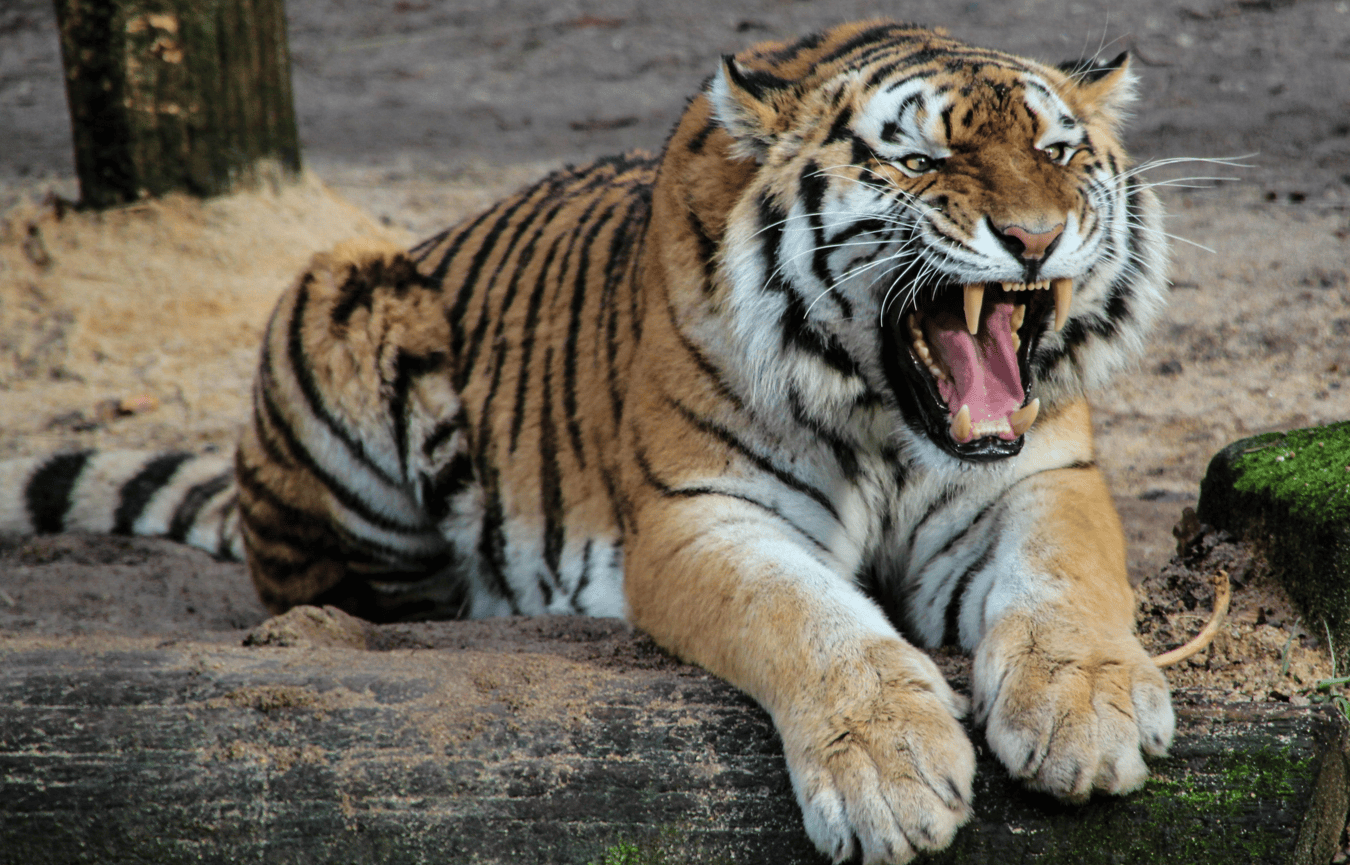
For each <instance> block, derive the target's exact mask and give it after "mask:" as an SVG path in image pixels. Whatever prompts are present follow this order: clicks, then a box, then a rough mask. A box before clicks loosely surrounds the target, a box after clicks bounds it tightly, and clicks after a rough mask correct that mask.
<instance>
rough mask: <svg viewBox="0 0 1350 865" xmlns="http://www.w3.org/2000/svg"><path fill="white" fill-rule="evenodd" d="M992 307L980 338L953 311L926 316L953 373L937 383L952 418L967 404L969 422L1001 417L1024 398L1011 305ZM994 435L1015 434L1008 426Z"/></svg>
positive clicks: (932, 336) (933, 339) (931, 334)
mask: <svg viewBox="0 0 1350 865" xmlns="http://www.w3.org/2000/svg"><path fill="white" fill-rule="evenodd" d="M990 306H992V308H991V309H989V312H988V314H987V315H985V316H984V318H983V320H982V321H981V322H980V333H979V335H978V336H971V335H970V331H968V330H967V329H966V321H965V318H964V317H963V316H961V315H957V314H954V313H943V314H941V315H939V316H936V317H933V318H930V319H929V324H928V327H927V331H928V339H929V341H930V342H932V343H934V344H935V346H936V348H937V353H938V355H939V357H941V358H942V362H943V363H944V364H946V365H947V369H948V370H950V371H951V374H952V379H950V380H946V381H940V382H938V393H939V394H941V395H942V398H943V399H944V400H945V401H946V402H947V407H948V411H949V412H950V417H953V418H954V417H956V415H957V413H958V412H959V411H961V406H963V405H966V406H970V422H971V423H972V424H978V423H980V422H981V421H991V420H1001V419H1005V418H1007V417H1008V415H1010V414H1011V413H1012V412H1014V411H1017V409H1018V408H1019V407H1021V405H1022V400H1023V399H1024V398H1025V395H1024V394H1023V392H1022V374H1021V373H1020V372H1019V371H1018V369H1017V352H1016V350H1015V349H1013V344H1012V321H1011V319H1012V310H1013V305H1012V304H1011V303H1008V302H999V303H994V304H991V305H990ZM998 436H999V438H1002V439H1009V440H1011V439H1013V438H1016V436H1014V435H1013V434H1012V431H1011V429H1008V430H1005V431H1003V432H1000V433H999V434H998ZM976 437H977V438H978V434H977V435H976Z"/></svg>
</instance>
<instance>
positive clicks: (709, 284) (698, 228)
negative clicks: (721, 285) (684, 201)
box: [685, 207, 717, 294]
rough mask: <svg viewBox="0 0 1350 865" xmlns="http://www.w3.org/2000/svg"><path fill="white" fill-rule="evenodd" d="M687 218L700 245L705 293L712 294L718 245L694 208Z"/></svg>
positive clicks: (699, 258) (689, 211)
mask: <svg viewBox="0 0 1350 865" xmlns="http://www.w3.org/2000/svg"><path fill="white" fill-rule="evenodd" d="M685 218H686V219H687V220H688V222H689V230H690V231H692V232H693V233H694V242H695V243H696V244H697V245H698V262H699V264H701V265H702V266H703V293H704V294H712V291H713V277H714V276H715V275H716V273H717V264H716V261H715V259H716V258H717V244H716V243H714V242H713V239H712V238H711V237H709V236H708V229H707V227H706V226H704V224H703V220H701V219H699V218H698V214H697V213H695V212H694V209H693V207H690V208H688V210H686V211H685Z"/></svg>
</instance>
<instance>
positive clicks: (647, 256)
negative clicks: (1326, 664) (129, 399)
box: [0, 21, 1173, 862]
mask: <svg viewBox="0 0 1350 865" xmlns="http://www.w3.org/2000/svg"><path fill="white" fill-rule="evenodd" d="M1132 93H1133V76H1132V73H1131V72H1130V69H1129V61H1128V58H1127V57H1125V56H1123V55H1122V57H1120V58H1117V59H1116V60H1114V61H1111V62H1110V63H1105V64H1094V63H1090V62H1084V63H1076V64H1070V65H1067V66H1066V67H1063V68H1059V67H1051V66H1045V65H1043V64H1039V63H1035V62H1033V61H1029V60H1024V59H1021V58H1017V57H1013V56H1011V55H1007V54H1003V53H1000V52H996V51H990V50H986V49H980V48H975V47H972V46H968V45H965V44H963V43H960V42H957V41H955V40H953V39H950V38H948V37H946V36H945V35H942V34H940V33H938V32H935V31H930V30H926V29H923V28H918V27H914V26H911V25H901V24H894V23H890V22H875V21H874V22H861V23H856V24H848V25H842V26H840V27H837V28H834V29H832V30H830V31H827V32H824V33H821V34H815V35H812V36H809V37H806V38H803V39H800V40H796V41H792V42H782V43H771V44H766V45H761V46H756V47H755V48H752V49H750V50H748V51H746V52H743V53H741V54H739V55H737V56H736V57H728V58H725V59H724V61H723V62H722V64H721V65H720V67H719V69H718V70H717V71H716V73H715V74H714V75H713V76H712V78H710V79H709V81H708V83H707V84H706V86H705V87H704V89H703V90H702V91H701V92H700V93H699V94H698V95H697V96H695V98H694V99H692V100H691V102H690V103H689V105H688V107H687V108H686V110H685V113H684V115H683V117H682V119H681V121H680V123H679V124H678V126H677V127H676V129H675V131H674V132H673V134H672V136H671V138H670V139H669V141H668V142H667V144H666V147H665V149H664V151H663V153H662V154H661V156H660V157H659V158H653V157H649V156H646V155H644V154H630V155H628V156H624V157H617V158H613V159H606V160H600V161H599V162H596V163H593V164H591V165H588V166H584V167H581V168H575V169H573V168H569V169H565V170H563V171H560V172H557V173H555V174H553V175H550V176H549V177H547V178H545V179H544V180H542V181H540V182H539V183H537V184H535V185H533V186H531V187H530V188H528V189H526V190H523V191H522V192H520V193H518V194H517V195H515V196H513V197H512V198H510V199H507V200H506V201H503V202H501V203H499V204H498V205H496V206H495V207H493V208H491V209H489V210H487V211H486V212H484V213H482V214H480V215H478V216H477V217H475V218H473V219H470V220H468V221H466V222H465V223H462V224H460V225H458V226H456V227H454V228H452V229H449V230H447V231H446V232H444V233H442V234H440V235H438V236H436V237H434V238H432V239H430V240H428V241H426V242H425V243H423V244H420V245H419V246H417V247H414V248H413V249H412V250H411V251H409V252H406V253H404V252H401V251H399V250H395V249H388V248H382V247H376V246H369V245H349V246H346V247H340V248H339V249H337V250H334V251H333V252H332V253H326V254H323V255H319V256H316V258H315V259H314V261H313V262H312V264H311V266H310V268H309V269H308V270H307V271H306V273H305V274H303V275H302V276H301V277H300V279H299V280H298V281H297V282H296V283H295V285H293V286H292V287H291V288H290V289H289V290H288V291H287V292H286V293H285V294H284V295H283V297H282V299H281V301H280V303H279V304H278V306H277V309H276V312H275V313H274V315H273V317H272V319H271V321H270V323H269V325H268V328H267V333H266V335H265V338H264V346H263V351H262V356H261V361H260V365H259V373H258V377H257V381H256V384H255V389H254V400H253V417H252V420H251V422H250V423H249V424H247V426H246V428H245V431H244V433H243V435H242V438H241V442H240V446H239V450H238V453H237V456H236V466H235V487H233V488H230V489H228V490H221V489H216V490H214V492H213V495H220V496H221V498H220V499H219V500H213V501H215V502H216V503H215V504H214V505H212V507H214V508H215V510H214V511H212V513H213V514H218V515H219V519H220V520H221V522H220V523H219V524H220V525H224V520H225V519H227V518H228V519H229V520H237V524H238V526H239V528H238V534H237V539H238V544H236V545H235V546H242V549H243V550H244V556H245V559H246V561H247V562H248V566H249V571H250V573H251V575H252V577H253V579H254V581H255V583H256V584H257V586H258V589H259V592H260V595H261V597H262V598H263V599H264V601H265V602H266V603H267V605H268V606H269V607H270V608H271V609H273V610H276V611H280V610H283V609H285V608H287V607H289V606H292V605H294V604H300V603H335V604H338V605H340V606H343V607H344V608H346V609H348V610H349V611H351V612H353V613H355V614H357V615H361V616H365V617H367V618H371V619H391V618H409V617H427V616H489V615H500V614H517V613H525V614H535V613H544V612H555V613H556V612H578V613H586V614H592V615H606V616H620V615H621V616H626V617H627V618H629V619H630V620H631V621H632V622H633V623H634V624H636V625H637V626H638V627H640V628H642V629H644V630H646V631H647V632H648V633H650V634H651V635H652V637H653V638H654V639H655V640H656V641H657V642H658V643H660V644H661V645H663V646H665V647H666V648H667V649H669V650H671V651H673V652H675V653H677V654H678V655H680V656H681V657H683V658H686V659H688V660H690V661H693V662H695V663H698V664H701V665H703V666H704V667H706V668H708V669H709V670H711V671H713V672H715V673H717V674H718V675H721V676H723V677H725V678H727V679H728V680H729V681H731V682H732V683H733V684H735V685H737V686H738V687H740V688H742V689H744V690H745V691H746V692H748V693H749V694H750V695H751V696H753V697H754V698H755V699H756V700H758V701H759V702H760V704H761V705H763V706H764V707H765V708H766V710H767V711H768V712H769V714H770V715H771V716H772V718H773V720H774V723H775V725H776V726H777V728H778V731H779V733H780V735H781V736H782V740H783V746H784V752H785V756H786V758H787V762H788V767H789V770H790V773H791V777H792V782H793V789H794V792H795V795H796V797H797V799H798V802H799V804H800V805H801V808H802V812H803V817H804V820H805V826H806V830H807V833H808V834H809V835H810V837H811V838H812V840H813V842H814V843H815V844H816V845H817V846H818V847H819V849H820V850H821V851H823V852H824V853H826V854H827V855H829V856H830V857H832V858H833V859H834V861H836V862H839V861H843V860H845V859H847V858H849V857H850V856H853V855H855V854H857V853H861V854H862V856H863V859H864V861H866V862H905V861H908V860H909V859H910V858H911V857H912V856H913V855H915V854H916V853H917V852H918V851H920V850H933V849H940V848H941V847H943V846H945V845H946V844H947V843H948V842H949V841H950V839H951V837H952V836H953V834H954V833H955V831H956V830H957V828H958V827H959V826H960V825H961V824H962V823H963V822H964V821H965V820H966V819H968V817H969V814H970V807H971V796H972V793H971V790H972V787H971V778H972V775H973V771H974V756H973V750H972V748H971V745H970V743H969V741H968V740H967V738H966V735H965V733H964V731H963V730H962V728H961V726H960V724H959V723H958V718H959V717H961V716H962V715H963V714H964V712H965V711H966V710H967V708H968V707H967V701H966V699H965V698H964V697H963V696H961V695H958V694H956V693H955V692H953V691H952V690H951V688H950V687H949V686H948V685H947V683H946V682H945V681H943V679H942V677H941V675H940V674H939V673H938V671H937V668H936V667H935V666H934V665H933V663H932V662H931V660H929V659H928V657H927V656H926V655H924V654H923V653H922V652H921V651H920V650H919V649H918V648H917V646H916V644H917V645H918V646H929V647H932V646H938V645H941V644H943V643H954V644H957V645H960V646H961V647H963V648H964V649H965V650H967V651H969V652H971V653H973V655H974V657H975V668H974V682H973V686H972V690H973V693H972V695H971V696H972V697H973V700H974V709H975V713H976V717H977V720H979V721H980V722H981V723H982V724H983V725H984V728H985V736H986V739H987V740H988V742H989V745H990V747H991V749H992V750H993V751H994V753H995V754H996V755H997V756H998V757H999V758H1000V760H1001V761H1002V762H1003V763H1004V765H1005V766H1006V767H1007V768H1008V770H1009V771H1010V772H1011V773H1012V774H1014V775H1015V776H1017V777H1019V778H1022V779H1023V780H1024V781H1025V782H1026V783H1027V784H1028V785H1029V786H1030V787H1032V788H1034V789H1038V790H1043V791H1047V792H1050V793H1052V794H1054V795H1057V796H1059V797H1061V798H1064V799H1066V800H1069V801H1081V800H1083V799H1085V798H1086V797H1088V796H1089V795H1091V794H1092V793H1093V792H1100V793H1123V792H1128V791H1129V790H1132V789H1135V788H1136V787H1138V786H1139V785H1140V784H1142V783H1143V781H1144V779H1145V778H1146V776H1147V769H1146V767H1145V765H1144V762H1143V759H1142V755H1143V754H1144V753H1151V754H1157V753H1161V752H1162V751H1163V750H1165V748H1166V747H1167V744H1168V742H1169V741H1170V739H1171V736H1172V730H1173V717H1172V710H1171V707H1170V701H1169V696H1168V691H1167V684H1166V681H1165V680H1164V679H1163V678H1162V676H1161V674H1160V673H1159V672H1158V671H1157V669H1156V668H1155V667H1154V666H1153V665H1152V663H1151V662H1150V660H1149V658H1148V657H1147V655H1146V654H1145V653H1144V651H1143V649H1142V647H1141V646H1140V645H1139V643H1138V640H1137V639H1136V638H1135V636H1134V634H1133V631H1132V628H1133V624H1132V622H1133V608H1132V604H1133V598H1132V594H1131V591H1130V588H1129V584H1128V581H1127V579H1126V574H1125V564H1124V547H1123V535H1122V532H1121V528H1120V523H1119V519H1118V518H1117V516H1116V514H1115V511H1114V509H1113V506H1112V504H1111V501H1110V496H1109V494H1108V492H1107V490H1106V487H1105V484H1104V482H1103V480H1102V478H1101V475H1100V472H1099V471H1098V470H1097V468H1096V463H1095V456H1094V451H1093V442H1092V432H1091V422H1090V413H1089V409H1088V406H1087V403H1086V401H1085V398H1084V394H1085V393H1086V391H1087V390H1088V389H1090V388H1092V387H1095V386H1098V385H1100V384H1102V383H1104V382H1105V381H1107V380H1108V379H1109V377H1110V376H1111V375H1112V374H1113V373H1114V372H1115V371H1117V370H1118V369H1120V368H1121V367H1122V366H1123V365H1125V364H1127V363H1129V362H1130V361H1131V360H1132V359H1133V358H1134V357H1135V356H1136V355H1137V353H1138V352H1139V350H1140V348H1141V346H1142V342H1143V339H1144V337H1145V335H1146V334H1147V332H1148V328H1149V327H1150V325H1151V324H1152V322H1153V320H1154V319H1155V318H1156V317H1157V315H1158V314H1159V312H1160V311H1161V308H1162V305H1163V302H1164V299H1165V288H1164V287H1165V267H1166V255H1167V251H1166V247H1165V245H1164V244H1163V243H1162V241H1161V240H1160V238H1161V237H1162V235H1161V233H1160V231H1159V230H1158V226H1159V221H1160V219H1161V212H1160V209H1159V206H1158V203H1157V201H1156V200H1155V199H1154V197H1153V196H1152V194H1151V193H1150V192H1148V191H1147V189H1144V188H1140V187H1139V186H1137V185H1135V184H1133V183H1132V182H1131V180H1130V173H1129V171H1130V162H1129V159H1128V157H1127V156H1126V154H1125V152H1124V151H1123V149H1122V148H1121V145H1120V143H1119V140H1118V137H1117V136H1118V131H1119V126H1120V123H1121V121H1122V118H1123V112H1124V110H1125V109H1126V106H1127V105H1128V103H1129V102H1130V100H1131V98H1132ZM147 459H148V458H147ZM86 462H87V461H86ZM180 462H181V465H180V464H176V465H175V466H174V470H173V471H172V472H168V476H167V477H166V478H164V483H162V484H160V485H159V486H157V487H153V489H151V487H152V486H153V485H150V484H148V483H142V484H141V486H140V487H137V489H138V490H146V491H144V492H143V493H141V494H140V495H139V498H138V499H137V502H142V500H143V503H141V505H140V506H141V507H142V508H143V509H144V510H145V511H146V512H150V511H155V512H162V513H171V514H174V515H176V516H175V520H176V523H175V524H176V525H178V526H179V527H182V526H185V525H191V524H194V522H195V521H196V520H197V519H198V518H199V517H204V516H205V515H206V512H205V511H204V510H202V511H200V513H199V508H198V507H197V506H196V505H195V504H191V505H190V504H189V503H187V501H186V498H185V496H186V493H185V491H186V490H188V489H192V488H195V487H194V485H192V484H187V483H178V482H175V481H174V475H175V474H176V473H177V472H180V471H182V472H186V471H188V469H189V468H191V467H192V466H193V460H192V459H188V458H185V459H184V460H182V461H180ZM148 464H149V463H148V462H143V463H138V464H137V465H140V466H141V467H142V468H141V469H139V470H135V471H132V472H131V473H132V475H134V476H136V477H140V476H142V474H144V471H145V469H144V467H145V466H146V465H148ZM54 466H56V464H55V463H54V462H51V461H47V462H44V461H41V460H37V461H30V463H27V464H25V465H24V466H20V467H18V468H14V469H12V470H11V472H10V474H9V475H8V476H7V477H9V478H10V479H11V480H10V481H9V483H10V484H11V485H15V486H17V487H19V488H22V489H23V490H25V494H24V495H25V496H26V498H25V499H24V500H25V501H32V500H35V497H34V495H33V494H32V489H33V486H34V484H36V483H38V481H37V478H39V477H41V478H44V479H45V480H44V481H43V483H49V482H51V480H52V479H53V478H56V477H57V476H61V477H63V478H65V479H64V480H63V483H64V484H65V485H66V487H68V488H69V489H70V490H78V489H84V486H85V484H84V481H83V480H82V479H81V478H82V476H81V474H80V472H82V471H83V468H82V467H80V466H76V465H75V464H74V463H70V464H69V465H67V466H66V468H61V467H54ZM198 471H204V470H200V469H198ZM63 472H66V473H67V474H70V475H71V476H70V477H65V476H64V475H62V473H63ZM71 473H73V474H71ZM161 473H163V472H161ZM185 477H186V476H185ZM199 483H200V482H199ZM128 486H129V482H125V484H124V486H123V487H122V488H121V493H118V494H116V495H113V496H111V499H112V500H118V496H119V495H120V496H121V498H122V499H125V498H126V490H127V488H128ZM157 496H160V497H162V499H163V500H160V499H158V498H156V497H157ZM75 498H76V499H78V498H79V497H78V496H76V497H75ZM197 498H198V499H201V498H202V493H200V492H199V493H198V494H197ZM64 501H66V503H67V504H68V505H70V506H69V507H65V508H63V507H62V506H60V505H59V504H58V505H50V506H48V507H47V511H48V513H47V515H46V516H45V517H44V520H43V522H42V524H41V527H45V528H52V527H56V528H72V527H78V526H79V525H81V524H82V523H81V522H80V520H78V519H75V518H74V516H75V515H76V514H77V511H78V508H77V507H76V506H75V504H76V502H75V499H71V498H70V497H69V496H67V497H66V499H65V500H64ZM194 501H195V500H194ZM25 507H26V506H23V505H22V504H20V505H15V506H13V507H12V508H11V509H10V511H8V512H6V511H4V510H3V509H0V518H2V519H4V520H6V521H7V524H8V525H10V526H11V527H14V526H17V527H19V528H21V529H24V530H32V529H33V528H37V527H39V526H38V521H37V520H35V519H33V518H32V515H31V513H29V510H31V509H29V510H25ZM203 507H204V504H203ZM132 509H133V508H132V507H131V506H130V505H128V506H127V508H125V510H127V511H128V512H129V511H130V510H132ZM53 511H59V512H60V513H58V514H57V516H56V518H53V517H52V516H51V513H50V512H53ZM7 513H8V514H9V516H5V515H6V514H7ZM124 516H125V514H124ZM134 522H135V521H134V520H133V521H132V523H134ZM132 523H127V522H126V521H125V520H123V522H122V523H119V525H131V524H132ZM147 525H149V524H148V523H147ZM233 525H234V523H231V526H233ZM105 528H106V527H105ZM232 531H233V529H232ZM229 547H230V545H229V544H225V545H220V544H217V547H216V549H215V551H216V552H217V553H220V552H228V548H229Z"/></svg>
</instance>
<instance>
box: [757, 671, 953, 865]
mask: <svg viewBox="0 0 1350 865" xmlns="http://www.w3.org/2000/svg"><path fill="white" fill-rule="evenodd" d="M905 648H908V647H905ZM909 653H913V654H914V655H917V654H918V653H917V652H914V650H912V649H908V652H905V651H898V652H888V651H886V650H884V649H878V650H873V651H872V652H869V655H870V658H869V660H872V661H876V660H878V657H877V656H878V655H881V656H887V655H889V657H882V658H881V659H880V663H874V664H871V665H869V666H871V667H872V669H871V670H866V671H862V672H859V673H856V674H855V675H856V678H854V677H853V676H850V677H849V678H854V681H855V682H856V683H857V685H856V687H857V689H858V691H860V692H861V693H857V692H855V693H854V694H852V695H848V697H846V698H845V699H844V700H841V701H838V703H837V704H836V708H835V709H834V710H833V711H826V712H822V713H819V714H817V713H816V712H815V711H813V709H814V707H806V710H805V711H800V712H795V713H793V714H795V715H796V716H797V717H796V718H795V719H793V720H794V721H795V722H796V723H793V724H791V725H790V727H789V729H787V730H785V731H784V732H783V744H784V750H785V751H786V755H787V762H788V770H789V772H790V773H791V775H792V786H793V789H794V790H795V792H796V794H797V801H798V803H799V804H800V805H801V808H802V816H803V818H804V822H805V825H806V833H807V835H809V836H810V837H811V840H812V841H813V842H815V845H816V847H817V848H818V849H819V850H820V851H821V852H822V853H824V854H825V855H827V856H830V857H831V858H832V859H833V861H834V862H836V863H837V862H843V861H844V860H846V859H849V858H850V857H852V856H854V855H856V854H857V853H858V852H859V850H860V851H861V853H862V861H863V862H864V863H866V865H870V863H903V862H908V861H910V860H911V859H912V858H914V856H915V855H916V854H917V853H918V852H919V851H921V850H940V849H942V848H943V847H946V846H947V845H948V844H949V843H951V840H952V837H953V836H954V835H955V834H956V830H957V829H958V828H960V826H961V825H962V824H964V823H965V822H966V821H967V820H968V819H969V818H970V803H971V783H972V780H973V778H974V774H975V752H974V749H973V748H972V747H971V744H970V741H969V739H967V737H966V734H965V731H964V730H962V728H961V725H960V724H958V723H957V721H956V719H957V717H959V716H960V715H962V714H964V712H965V705H964V700H963V698H961V697H958V696H957V695H956V694H954V693H953V692H952V691H951V689H950V688H949V687H948V686H947V683H946V682H945V681H943V679H942V677H941V675H940V674H939V673H938V671H937V669H936V667H934V666H933V665H932V663H931V662H929V661H928V659H927V658H923V657H922V656H919V657H918V658H911V657H908V654H909ZM841 678H843V677H841ZM812 715H815V716H816V718H815V719H812V718H811V716H812ZM812 720H814V723H813V722H812ZM802 722H806V723H802Z"/></svg>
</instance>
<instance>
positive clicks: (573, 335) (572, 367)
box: [563, 199, 618, 468]
mask: <svg viewBox="0 0 1350 865" xmlns="http://www.w3.org/2000/svg"><path fill="white" fill-rule="evenodd" d="M597 204H599V199H597V200H596V201H594V202H592V204H591V207H595V206H596V205H597ZM617 207H618V204H617V203H616V204H611V205H610V206H609V207H607V208H606V209H605V212H604V213H602V214H600V218H599V219H597V220H595V222H593V223H591V224H590V228H589V229H588V230H587V232H586V236H585V237H584V238H583V239H582V240H581V243H580V252H579V254H578V255H577V270H576V278H575V279H574V280H573V281H572V296H571V308H570V309H569V310H568V319H567V342H566V343H565V344H564V345H563V412H564V413H565V414H566V415H567V435H568V438H569V440H570V441H571V442H572V452H573V453H574V454H576V458H577V462H578V463H579V464H580V465H581V467H582V468H585V467H586V454H585V452H584V449H583V447H582V440H581V419H580V414H579V412H578V410H577V354H578V350H579V348H580V346H579V342H580V339H581V313H582V311H583V310H584V308H585V306H586V286H587V284H588V283H589V276H590V269H591V244H593V243H595V239H596V237H597V236H599V234H600V231H601V230H602V229H603V228H604V227H605V224H606V223H608V222H609V220H610V219H612V218H613V216H614V211H615V209H616V208H617ZM590 215H591V210H590V208H588V209H587V211H586V215H585V216H584V217H583V220H585V219H589V218H590ZM571 251H572V250H571V249H570V248H569V249H568V254H569V255H570V254H571Z"/></svg>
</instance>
